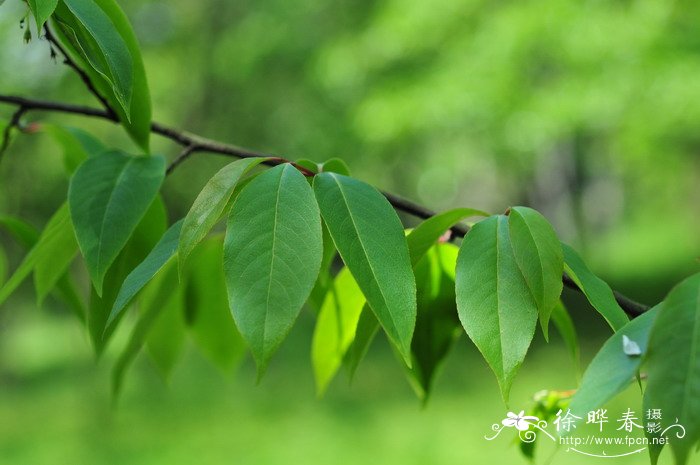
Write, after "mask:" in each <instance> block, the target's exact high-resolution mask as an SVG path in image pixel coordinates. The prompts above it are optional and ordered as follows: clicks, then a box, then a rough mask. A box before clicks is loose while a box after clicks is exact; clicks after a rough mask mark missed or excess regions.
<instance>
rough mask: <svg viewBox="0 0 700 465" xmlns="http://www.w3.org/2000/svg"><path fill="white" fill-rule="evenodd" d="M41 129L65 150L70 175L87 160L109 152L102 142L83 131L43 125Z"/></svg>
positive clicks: (66, 165)
mask: <svg viewBox="0 0 700 465" xmlns="http://www.w3.org/2000/svg"><path fill="white" fill-rule="evenodd" d="M41 127H42V129H43V130H44V131H46V132H47V133H48V134H50V135H51V136H52V137H53V138H54V139H55V140H56V142H58V144H59V145H60V146H61V148H62V149H63V165H64V166H65V168H66V172H67V173H68V174H69V175H70V174H73V173H74V172H75V170H76V169H77V168H78V166H80V164H81V163H82V162H83V161H85V159H87V158H89V157H92V156H96V155H99V154H100V153H102V152H104V151H106V150H107V149H106V148H105V146H104V145H102V143H101V142H100V141H98V140H97V139H96V138H95V137H93V136H92V135H90V134H88V133H87V132H85V131H83V130H82V129H78V128H73V127H69V126H61V125H58V124H42V125H41Z"/></svg>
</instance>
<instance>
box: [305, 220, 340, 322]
mask: <svg viewBox="0 0 700 465" xmlns="http://www.w3.org/2000/svg"><path fill="white" fill-rule="evenodd" d="M321 231H322V236H323V258H322V259H321V269H320V270H319V272H318V278H316V283H315V284H314V287H313V289H311V294H310V295H309V300H308V302H307V303H308V304H309V305H310V306H311V308H312V309H313V310H314V311H316V312H319V311H320V310H321V306H322V305H323V301H324V299H325V297H326V293H327V292H328V289H329V288H330V286H331V283H332V282H333V278H332V276H331V265H332V264H333V259H334V258H335V254H336V250H335V244H333V238H331V234H330V233H329V232H328V227H327V226H326V224H325V223H323V222H321Z"/></svg>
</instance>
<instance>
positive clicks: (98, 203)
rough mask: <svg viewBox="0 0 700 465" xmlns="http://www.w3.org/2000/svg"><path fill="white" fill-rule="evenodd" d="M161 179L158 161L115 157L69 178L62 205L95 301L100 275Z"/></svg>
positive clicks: (90, 162)
mask: <svg viewBox="0 0 700 465" xmlns="http://www.w3.org/2000/svg"><path fill="white" fill-rule="evenodd" d="M164 177H165V160H164V159H163V157H160V156H153V157H135V156H129V155H125V154H123V153H121V152H116V151H112V152H105V153H103V154H101V155H100V156H98V157H92V158H89V159H87V160H85V162H84V163H83V164H82V165H80V167H79V168H78V169H77V170H76V172H75V174H74V175H73V177H72V179H71V182H70V188H69V190H68V204H69V206H70V213H71V218H72V220H73V226H74V228H75V234H76V237H77V239H78V244H79V246H80V250H81V252H82V255H83V257H84V258H85V261H86V264H87V267H88V271H89V272H90V278H91V279H92V282H93V285H94V286H95V289H96V291H97V294H98V295H101V294H102V284H103V280H104V277H105V273H107V270H108V269H109V267H110V266H111V265H112V263H113V262H114V260H115V259H116V258H117V255H119V252H120V251H121V250H122V248H123V247H124V245H125V244H126V242H127V241H128V240H129V237H130V236H131V234H132V233H133V232H134V229H135V228H136V225H137V224H138V223H139V221H140V220H141V218H142V217H143V215H144V214H145V213H146V210H147V209H148V207H149V205H151V203H152V202H153V199H154V198H155V196H156V194H157V193H158V189H159V188H160V185H161V183H162V182H163V178H164Z"/></svg>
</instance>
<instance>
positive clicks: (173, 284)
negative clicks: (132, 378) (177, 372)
mask: <svg viewBox="0 0 700 465" xmlns="http://www.w3.org/2000/svg"><path fill="white" fill-rule="evenodd" d="M170 266H172V267H175V265H174V263H173V264H172V265H170ZM168 278H169V279H168V281H167V283H164V284H161V286H167V287H168V288H169V290H170V292H169V295H168V296H167V298H166V299H165V300H164V301H160V302H152V303H151V305H162V306H163V308H162V310H161V313H160V316H159V317H158V318H157V319H156V320H155V322H154V323H153V326H152V328H151V330H150V331H149V332H148V336H147V337H146V347H147V349H148V353H149V354H150V356H151V358H152V359H153V362H154V363H155V365H156V366H157V367H158V369H159V371H160V373H161V375H162V376H163V379H164V380H166V381H167V380H168V378H169V377H170V374H171V373H172V371H173V368H174V367H175V364H176V363H177V361H178V360H179V359H180V355H181V354H182V349H183V347H184V345H185V318H184V313H185V300H184V289H183V287H182V286H180V285H179V282H178V277H177V275H176V274H175V273H170V274H168ZM145 311H148V309H146V310H145Z"/></svg>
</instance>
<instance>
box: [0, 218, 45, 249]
mask: <svg viewBox="0 0 700 465" xmlns="http://www.w3.org/2000/svg"><path fill="white" fill-rule="evenodd" d="M0 227H2V228H3V229H4V230H5V231H7V232H8V233H9V234H10V235H11V236H12V237H13V238H14V239H15V240H16V241H17V242H19V243H20V244H21V245H22V246H23V247H25V248H27V249H30V248H31V247H33V246H34V244H36V241H37V240H39V232H38V231H37V230H36V228H35V227H34V226H32V225H31V224H29V223H27V222H26V221H24V220H22V219H19V218H15V217H13V216H9V215H0Z"/></svg>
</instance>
